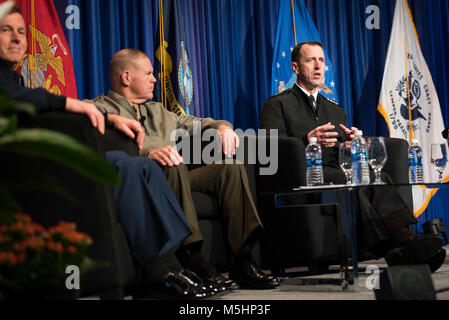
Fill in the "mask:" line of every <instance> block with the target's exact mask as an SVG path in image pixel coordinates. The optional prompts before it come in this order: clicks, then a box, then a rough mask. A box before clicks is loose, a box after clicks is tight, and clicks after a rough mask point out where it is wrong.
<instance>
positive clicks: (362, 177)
mask: <svg viewBox="0 0 449 320" xmlns="http://www.w3.org/2000/svg"><path fill="white" fill-rule="evenodd" d="M351 155H352V183H353V184H355V185H367V184H369V183H370V177H369V164H368V148H367V147H366V141H365V139H364V138H363V132H362V131H361V130H358V131H356V132H355V138H354V140H352V142H351Z"/></svg>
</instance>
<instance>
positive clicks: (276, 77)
mask: <svg viewBox="0 0 449 320" xmlns="http://www.w3.org/2000/svg"><path fill="white" fill-rule="evenodd" d="M303 41H320V35H319V34H318V31H317V29H316V28H315V24H314V23H313V21H312V19H311V18H310V16H309V13H308V11H307V8H306V6H305V4H304V1H303V0H281V2H280V8H279V17H278V25H277V31H276V42H275V48H274V56H273V65H272V78H271V94H276V93H279V92H282V91H283V90H285V89H288V88H291V87H292V86H293V84H294V83H295V81H296V75H295V74H294V73H293V71H292V68H291V63H292V61H291V53H292V51H293V48H294V47H295V45H296V44H298V43H300V42H303ZM324 56H325V59H326V72H325V74H324V77H325V79H324V82H323V83H322V85H321V91H320V93H321V94H322V95H323V96H325V97H327V98H330V99H333V100H335V101H338V99H337V91H336V84H335V81H334V76H333V74H332V65H331V62H330V60H329V57H328V56H327V54H326V50H324Z"/></svg>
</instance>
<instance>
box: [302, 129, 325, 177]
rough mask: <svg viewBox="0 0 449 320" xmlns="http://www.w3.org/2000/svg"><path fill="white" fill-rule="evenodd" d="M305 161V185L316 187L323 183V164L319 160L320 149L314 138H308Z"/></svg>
mask: <svg viewBox="0 0 449 320" xmlns="http://www.w3.org/2000/svg"><path fill="white" fill-rule="evenodd" d="M306 160H307V175H306V176H307V185H308V186H316V185H320V184H323V183H324V178H323V163H322V160H321V147H320V145H319V144H318V143H317V138H316V137H311V138H309V145H308V146H307V147H306Z"/></svg>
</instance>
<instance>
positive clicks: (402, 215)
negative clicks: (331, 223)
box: [324, 167, 418, 255]
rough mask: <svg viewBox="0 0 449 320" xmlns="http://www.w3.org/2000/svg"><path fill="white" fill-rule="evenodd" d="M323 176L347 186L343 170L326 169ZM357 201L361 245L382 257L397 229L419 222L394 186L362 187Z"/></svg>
mask: <svg viewBox="0 0 449 320" xmlns="http://www.w3.org/2000/svg"><path fill="white" fill-rule="evenodd" d="M371 173H372V172H371ZM324 175H325V181H326V182H331V181H332V182H333V183H336V184H344V183H345V181H346V178H345V175H344V173H343V171H341V170H339V169H336V168H329V167H327V168H326V170H324ZM372 180H373V176H371V181H372ZM382 180H383V181H386V182H388V181H391V180H390V178H389V177H388V176H387V175H386V174H382ZM357 200H358V209H359V210H358V213H357V221H358V230H359V232H358V233H359V237H358V239H359V242H362V243H361V244H362V246H363V247H366V248H368V249H371V250H374V251H375V252H376V253H378V254H380V255H383V254H385V253H386V250H388V249H389V248H390V246H391V244H392V241H391V239H392V237H393V235H394V234H395V233H396V232H397V231H398V230H400V229H402V228H406V227H409V226H410V225H412V224H415V223H417V222H418V220H416V218H415V217H414V215H413V211H412V210H411V209H410V208H409V207H408V206H407V204H406V203H405V201H404V200H403V199H402V197H401V196H400V195H399V193H398V191H397V187H395V186H382V187H376V186H366V187H363V188H360V189H359V190H358V191H357Z"/></svg>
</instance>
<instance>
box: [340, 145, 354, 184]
mask: <svg viewBox="0 0 449 320" xmlns="http://www.w3.org/2000/svg"><path fill="white" fill-rule="evenodd" d="M338 162H339V164H340V168H341V169H342V170H343V172H344V173H345V176H346V184H351V183H352V154H351V142H349V141H346V142H342V143H340V145H339V155H338Z"/></svg>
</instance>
